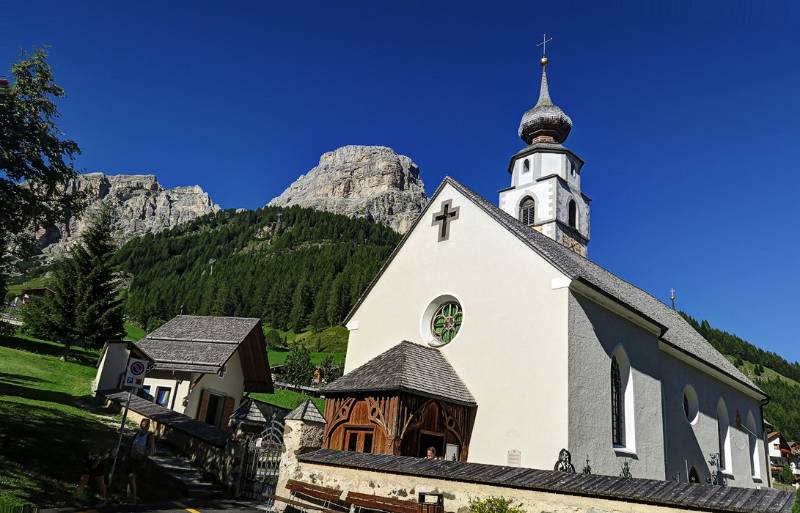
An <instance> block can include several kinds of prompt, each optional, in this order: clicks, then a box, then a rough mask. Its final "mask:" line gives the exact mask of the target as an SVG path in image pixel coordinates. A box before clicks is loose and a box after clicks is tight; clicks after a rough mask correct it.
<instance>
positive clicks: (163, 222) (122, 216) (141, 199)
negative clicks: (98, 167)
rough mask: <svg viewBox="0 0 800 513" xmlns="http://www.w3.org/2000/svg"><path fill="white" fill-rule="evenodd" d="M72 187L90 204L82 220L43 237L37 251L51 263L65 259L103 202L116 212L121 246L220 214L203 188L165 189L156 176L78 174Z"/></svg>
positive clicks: (52, 230)
mask: <svg viewBox="0 0 800 513" xmlns="http://www.w3.org/2000/svg"><path fill="white" fill-rule="evenodd" d="M72 187H73V188H74V189H76V190H80V191H87V194H88V202H89V204H88V206H87V209H86V211H85V212H84V213H83V214H82V215H81V216H80V217H73V218H70V219H69V220H68V221H67V222H66V223H64V224H61V225H58V226H53V227H51V228H49V229H47V230H44V231H42V232H41V233H40V234H39V247H40V248H41V249H42V253H43V255H44V256H45V258H47V259H51V258H54V257H57V256H60V255H63V254H64V253H65V252H66V251H67V249H69V247H70V246H71V245H72V244H73V243H74V242H75V241H76V240H77V239H78V237H80V235H81V233H82V232H83V231H84V230H85V229H86V227H87V226H88V225H89V221H90V219H91V216H92V213H93V212H96V211H97V210H98V209H99V208H100V206H101V205H103V204H104V203H107V204H110V205H111V207H112V209H113V220H114V228H115V234H114V235H115V238H116V239H117V240H118V242H119V243H120V244H122V243H124V242H126V241H128V240H130V239H131V238H133V237H135V236H137V235H143V234H145V233H150V232H157V231H160V230H165V229H167V228H172V227H173V226H176V225H178V224H181V223H185V222H187V221H191V220H192V219H194V218H196V217H200V216H202V215H205V214H209V213H211V212H216V211H218V210H219V206H218V205H215V204H214V203H212V202H211V198H210V197H209V196H208V194H207V193H205V192H203V189H201V188H200V187H199V186H197V185H194V186H188V187H175V188H173V189H165V188H164V187H163V186H162V185H161V184H160V183H158V180H157V179H156V177H155V176H153V175H106V174H103V173H89V174H85V175H80V176H79V177H78V179H77V180H75V181H74V182H73V183H72Z"/></svg>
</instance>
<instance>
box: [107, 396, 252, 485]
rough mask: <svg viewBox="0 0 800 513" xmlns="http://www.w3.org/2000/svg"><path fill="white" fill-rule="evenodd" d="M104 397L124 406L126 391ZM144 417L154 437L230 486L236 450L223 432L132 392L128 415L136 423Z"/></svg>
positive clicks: (232, 480)
mask: <svg viewBox="0 0 800 513" xmlns="http://www.w3.org/2000/svg"><path fill="white" fill-rule="evenodd" d="M105 397H106V399H107V400H108V401H110V402H111V403H113V404H114V405H116V406H117V407H119V408H124V406H125V402H126V401H127V399H128V393H127V392H114V393H106V394H105ZM145 418H146V419H150V424H151V430H152V431H153V432H154V433H155V435H156V437H157V438H159V439H160V440H164V441H166V442H168V443H169V444H170V445H172V446H173V447H175V449H177V450H178V451H179V452H180V453H181V454H183V455H185V456H186V457H187V459H188V460H189V461H191V462H192V463H194V464H195V465H197V466H199V467H201V468H202V469H203V470H204V471H205V472H206V474H208V475H209V476H211V477H212V478H214V479H216V480H217V481H218V482H219V483H221V484H222V485H224V486H225V487H227V488H232V487H233V484H234V482H235V480H236V476H235V473H236V467H237V464H238V462H239V452H240V450H239V447H238V445H237V444H235V443H233V442H232V440H231V438H230V436H229V435H228V433H227V432H225V431H223V430H221V429H219V428H217V427H214V426H211V425H209V424H206V423H204V422H201V421H199V420H195V419H192V418H191V417H187V416H186V415H183V414H181V413H178V412H175V411H172V410H170V409H168V408H165V407H163V406H160V405H158V404H155V403H153V402H152V401H148V400H146V399H142V398H141V397H137V396H133V397H132V398H131V404H130V408H129V410H128V419H130V420H131V421H133V422H135V423H137V424H138V423H139V422H141V420H142V419H145Z"/></svg>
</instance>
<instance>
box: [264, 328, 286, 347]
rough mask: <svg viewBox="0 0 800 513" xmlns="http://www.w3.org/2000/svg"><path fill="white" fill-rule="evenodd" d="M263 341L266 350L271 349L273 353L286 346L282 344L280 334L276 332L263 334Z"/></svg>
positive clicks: (270, 331)
mask: <svg viewBox="0 0 800 513" xmlns="http://www.w3.org/2000/svg"><path fill="white" fill-rule="evenodd" d="M264 341H265V342H266V343H267V349H272V350H273V351H276V350H279V349H286V344H284V343H283V339H281V334H280V333H278V331H277V330H269V331H267V332H266V333H265V334H264Z"/></svg>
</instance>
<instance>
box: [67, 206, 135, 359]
mask: <svg viewBox="0 0 800 513" xmlns="http://www.w3.org/2000/svg"><path fill="white" fill-rule="evenodd" d="M115 249H116V248H115V245H114V239H113V237H112V235H111V210H110V209H109V208H108V207H107V206H104V207H103V208H101V209H100V210H99V211H98V212H97V213H96V214H95V215H94V217H93V219H92V223H91V225H90V226H89V228H88V229H87V230H86V232H84V233H83V235H82V236H81V241H80V243H79V244H78V245H77V246H76V247H75V249H74V250H73V254H72V260H73V262H74V265H75V269H76V272H77V275H78V279H77V283H76V291H75V298H76V302H75V329H76V332H77V335H78V337H79V338H80V339H81V340H82V341H83V342H84V343H85V344H87V345H89V346H93V347H97V346H101V345H102V344H103V343H105V342H107V341H109V340H121V339H122V338H123V337H124V336H125V329H124V326H123V319H124V317H123V309H122V306H123V305H122V300H121V299H120V297H119V285H118V280H117V277H116V275H115V273H114V270H113V269H112V267H111V256H112V255H113V253H114V251H115Z"/></svg>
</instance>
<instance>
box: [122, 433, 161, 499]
mask: <svg viewBox="0 0 800 513" xmlns="http://www.w3.org/2000/svg"><path fill="white" fill-rule="evenodd" d="M155 452H156V441H155V437H154V436H153V433H151V432H150V419H142V421H141V422H140V423H139V431H137V432H136V434H135V435H133V440H131V445H130V450H129V451H128V468H127V473H128V499H130V500H132V501H134V502H136V501H138V500H139V495H138V489H137V483H136V478H137V476H139V475H140V474H141V473H142V472H144V469H145V466H146V465H147V458H148V456H151V455H152V454H155Z"/></svg>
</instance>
